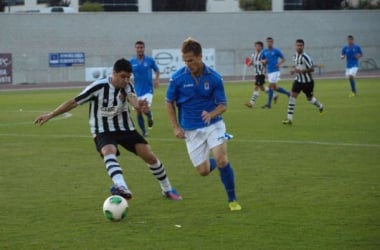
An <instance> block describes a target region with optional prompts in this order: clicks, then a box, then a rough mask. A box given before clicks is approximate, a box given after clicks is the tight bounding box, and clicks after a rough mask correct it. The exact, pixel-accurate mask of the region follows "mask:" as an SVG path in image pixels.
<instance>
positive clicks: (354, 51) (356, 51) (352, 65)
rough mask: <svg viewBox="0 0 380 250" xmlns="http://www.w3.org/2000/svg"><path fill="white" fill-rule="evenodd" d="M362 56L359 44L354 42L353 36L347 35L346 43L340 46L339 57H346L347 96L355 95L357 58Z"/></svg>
mask: <svg viewBox="0 0 380 250" xmlns="http://www.w3.org/2000/svg"><path fill="white" fill-rule="evenodd" d="M362 56H363V52H362V49H361V48H360V46H359V45H357V44H355V43H354V37H353V36H351V35H349V36H347V45H345V46H344V47H343V48H342V54H341V56H340V58H341V59H342V60H343V59H346V77H348V80H349V81H350V86H351V93H350V94H349V97H354V96H356V95H357V92H356V83H355V76H356V73H357V72H358V69H359V58H360V57H362Z"/></svg>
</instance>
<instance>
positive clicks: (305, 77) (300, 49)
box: [282, 39, 323, 125]
mask: <svg viewBox="0 0 380 250" xmlns="http://www.w3.org/2000/svg"><path fill="white" fill-rule="evenodd" d="M304 46H305V42H304V41H303V40H302V39H297V41H296V54H295V55H294V56H293V60H294V68H293V69H292V70H291V71H290V73H291V74H292V75H294V74H296V78H295V80H294V83H293V88H292V93H291V96H290V97H289V104H288V119H286V120H284V121H282V123H283V124H288V125H291V124H292V123H293V115H294V109H295V106H296V98H297V96H298V94H299V93H300V92H301V91H302V92H303V93H304V94H305V95H306V98H307V100H308V101H309V102H310V104H312V105H314V106H316V107H317V108H318V109H319V112H320V113H321V114H322V112H323V104H322V103H320V102H319V101H318V100H317V99H316V98H315V97H314V93H313V91H314V80H313V76H312V72H314V67H313V61H312V60H311V57H310V56H309V55H308V54H307V53H305V52H304Z"/></svg>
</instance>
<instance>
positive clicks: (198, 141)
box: [166, 38, 241, 211]
mask: <svg viewBox="0 0 380 250" xmlns="http://www.w3.org/2000/svg"><path fill="white" fill-rule="evenodd" d="M181 51H182V58H183V61H184V62H185V65H186V66H185V67H183V68H181V69H179V70H178V71H177V72H175V73H174V74H173V75H172V77H171V79H170V82H169V86H168V89H167V92H166V109H167V113H168V115H169V120H170V122H171V125H172V127H173V132H174V135H175V136H176V137H177V138H179V139H184V140H185V141H186V146H187V151H188V154H189V156H190V159H191V161H192V163H193V165H194V167H195V168H196V170H197V172H198V173H199V174H200V175H202V176H206V175H208V174H210V173H211V172H212V171H213V170H214V169H216V168H218V169H219V171H220V176H221V181H222V183H223V184H224V187H225V190H226V192H227V196H228V206H229V209H230V210H231V211H238V210H241V206H240V205H239V203H238V202H237V199H236V194H235V180H234V171H233V169H232V166H231V164H230V162H229V161H228V157H227V145H226V141H227V140H228V134H226V126H225V123H224V121H223V119H222V116H221V115H222V113H223V112H225V111H226V107H227V99H226V95H225V92H224V86H223V79H222V77H221V76H220V75H219V74H218V73H217V72H216V71H215V70H213V69H212V68H210V67H208V66H207V65H205V64H204V63H203V61H202V46H201V44H200V43H199V42H197V41H195V40H194V39H192V38H188V39H186V40H185V41H184V42H183V44H182V49H181ZM177 114H178V119H177ZM210 151H211V152H212V154H213V156H214V157H211V158H210Z"/></svg>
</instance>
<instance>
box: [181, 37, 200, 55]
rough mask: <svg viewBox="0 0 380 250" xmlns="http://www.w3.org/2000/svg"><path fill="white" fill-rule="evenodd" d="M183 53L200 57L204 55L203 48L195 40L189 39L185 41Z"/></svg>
mask: <svg viewBox="0 0 380 250" xmlns="http://www.w3.org/2000/svg"><path fill="white" fill-rule="evenodd" d="M181 51H182V53H183V54H186V53H189V52H193V53H194V55H196V56H198V55H201V54H202V46H201V44H200V43H199V42H198V41H196V40H195V39H193V38H191V37H188V38H186V39H185V41H183V43H182V48H181Z"/></svg>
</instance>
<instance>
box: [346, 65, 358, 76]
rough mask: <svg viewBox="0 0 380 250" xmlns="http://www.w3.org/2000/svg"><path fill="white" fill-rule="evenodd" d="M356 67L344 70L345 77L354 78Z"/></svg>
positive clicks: (356, 71)
mask: <svg viewBox="0 0 380 250" xmlns="http://www.w3.org/2000/svg"><path fill="white" fill-rule="evenodd" d="M358 69H359V68H358V67H352V68H346V76H347V77H348V76H356V73H358Z"/></svg>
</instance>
